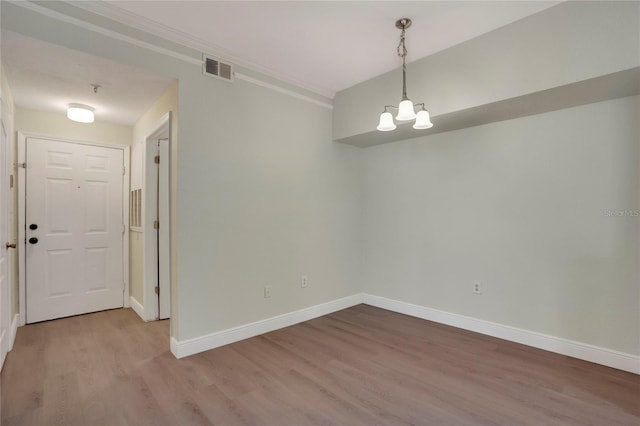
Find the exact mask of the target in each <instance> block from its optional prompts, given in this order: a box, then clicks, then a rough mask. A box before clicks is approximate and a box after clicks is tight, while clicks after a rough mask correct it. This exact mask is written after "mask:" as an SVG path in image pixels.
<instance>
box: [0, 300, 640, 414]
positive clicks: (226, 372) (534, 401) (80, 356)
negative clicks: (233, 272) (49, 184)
mask: <svg viewBox="0 0 640 426" xmlns="http://www.w3.org/2000/svg"><path fill="white" fill-rule="evenodd" d="M0 378H1V387H2V401H1V402H2V405H1V413H0V415H1V418H2V425H7V426H9V425H82V426H88V425H91V426H93V425H136V426H139V425H185V426H186V425H210V424H221V425H237V424H238V425H279V426H282V425H285V426H286V425H383V424H384V425H387V424H389V425H405V424H414V425H456V426H457V425H496V424H499V425H597V426H614V425H633V426H638V425H640V376H637V375H634V374H631V373H626V372H622V371H619V370H615V369H611V368H607V367H603V366H600V365H596V364H592V363H588V362H584V361H580V360H576V359H573V358H568V357H565V356H561V355H557V354H552V353H549V352H545V351H542V350H537V349H533V348H530V347H526V346H522V345H518V344H515V343H510V342H506V341H502V340H499V339H495V338H491V337H487V336H483V335H480V334H476V333H472V332H467V331H464V330H459V329H456V328H452V327H447V326H444V325H439V324H436V323H432V322H429V321H424V320H420V319H417V318H412V317H408V316H404V315H400V314H396V313H392V312H388V311H385V310H382V309H377V308H373V307H370V306H366V305H359V306H356V307H353V308H350V309H346V310H343V311H340V312H336V313H334V314H331V315H327V316H324V317H321V318H317V319H314V320H311V321H307V322H304V323H301V324H298V325H295V326H292V327H288V328H285V329H282V330H278V331H275V332H272V333H269V334H266V335H263V336H260V337H255V338H252V339H248V340H245V341H242V342H238V343H234V344H231V345H228V346H225V347H222V348H218V349H215V350H211V351H208V352H204V353H201V354H198V355H194V356H191V357H188V358H184V359H181V360H177V359H175V358H174V357H173V355H171V353H170V352H169V323H168V322H167V321H160V322H151V323H144V322H142V321H141V320H140V319H139V318H138V317H137V316H136V314H135V313H134V312H133V311H131V310H129V309H124V310H123V309H120V310H114V311H106V312H99V313H95V314H90V315H82V316H77V317H72V318H66V319H62V320H57V321H50V322H44V323H40V324H34V325H28V326H25V327H22V328H20V329H19V330H18V334H17V337H16V342H15V346H14V349H13V351H12V352H10V353H9V355H8V357H7V360H6V362H5V366H4V369H3V371H2V374H1V376H0Z"/></svg>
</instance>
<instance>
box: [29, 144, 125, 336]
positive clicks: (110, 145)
mask: <svg viewBox="0 0 640 426" xmlns="http://www.w3.org/2000/svg"><path fill="white" fill-rule="evenodd" d="M17 134H18V141H17V142H18V143H17V145H18V165H20V164H23V163H25V162H26V152H27V149H26V148H27V139H29V138H34V139H36V138H41V139H47V140H52V141H59V142H67V143H74V144H79V145H91V146H98V147H103V148H111V149H119V150H122V151H123V159H122V161H123V163H124V167H125V173H124V176H123V180H122V210H123V211H122V220H123V222H124V229H125V231H126V230H127V229H129V189H130V185H129V179H130V175H131V170H130V150H131V148H130V147H129V146H128V145H118V144H112V143H103V142H93V141H83V140H76V139H69V138H60V137H57V136H46V135H41V134H37V133H31V132H20V131H18V132H17ZM17 174H18V179H17V187H18V188H17V189H18V212H17V215H18V243H17V244H18V304H19V309H20V312H19V314H20V321H19V322H20V324H19V325H21V326H22V325H25V324H26V321H27V316H26V314H27V311H26V306H27V305H26V301H27V295H26V293H27V290H26V288H27V283H26V280H25V275H26V271H27V262H26V247H25V246H26V243H25V241H26V227H25V220H26V218H25V212H26V191H25V183H26V169H25V168H23V167H19V166H18V173H17ZM122 281H123V284H124V289H123V292H122V306H123V307H124V308H128V307H129V298H128V297H127V295H128V294H129V292H130V289H129V233H128V232H125V233H124V234H123V236H122Z"/></svg>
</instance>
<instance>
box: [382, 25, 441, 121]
mask: <svg viewBox="0 0 640 426" xmlns="http://www.w3.org/2000/svg"><path fill="white" fill-rule="evenodd" d="M410 26H411V19H409V18H402V19H398V20H397V21H396V28H398V29H399V30H401V31H402V32H401V33H400V44H398V49H397V50H398V56H400V57H401V58H402V100H401V101H400V105H398V106H397V107H396V106H394V105H385V106H384V112H383V113H382V114H380V123H378V127H377V129H378V130H380V131H382V132H388V131H391V130H395V128H396V124H395V122H394V121H393V116H392V115H391V113H390V112H388V111H387V109H389V108H391V109H395V110H398V114H397V115H396V121H410V120H415V123H414V124H413V128H414V129H418V130H421V129H429V128H431V127H433V123H432V122H431V118H430V117H429V111H427V109H426V108H425V107H424V103H419V104H414V103H413V102H412V101H411V100H410V99H409V98H408V97H407V65H406V58H407V47H406V45H405V42H404V32H405V30H406V29H407V28H409V27H410ZM416 107H419V108H420V109H419V110H418V112H417V113H416V111H415V108H416Z"/></svg>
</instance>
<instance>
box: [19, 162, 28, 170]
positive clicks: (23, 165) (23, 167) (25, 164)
mask: <svg viewBox="0 0 640 426" xmlns="http://www.w3.org/2000/svg"><path fill="white" fill-rule="evenodd" d="M16 166H17V167H18V168H19V169H20V168H22V169H26V168H27V163H16Z"/></svg>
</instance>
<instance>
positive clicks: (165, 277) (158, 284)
mask: <svg viewBox="0 0 640 426" xmlns="http://www.w3.org/2000/svg"><path fill="white" fill-rule="evenodd" d="M170 146H171V112H168V113H166V114H165V115H164V116H163V117H162V118H160V120H159V121H158V122H157V123H156V125H155V126H154V128H153V130H152V131H151V132H150V133H149V134H148V135H147V137H146V138H145V141H144V166H143V170H144V176H143V179H144V185H143V188H144V189H143V199H142V224H143V233H144V237H143V246H142V252H143V268H144V269H143V283H144V284H143V285H144V298H145V314H146V318H144V319H146V320H147V321H149V320H163V319H168V318H170V317H171V249H170V238H171V237H170V216H169V209H170V205H169V165H170V159H169V152H170V149H169V148H170ZM147 300H148V301H150V302H149V303H147V302H146V301H147Z"/></svg>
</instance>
